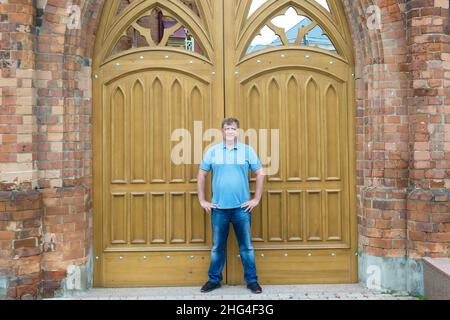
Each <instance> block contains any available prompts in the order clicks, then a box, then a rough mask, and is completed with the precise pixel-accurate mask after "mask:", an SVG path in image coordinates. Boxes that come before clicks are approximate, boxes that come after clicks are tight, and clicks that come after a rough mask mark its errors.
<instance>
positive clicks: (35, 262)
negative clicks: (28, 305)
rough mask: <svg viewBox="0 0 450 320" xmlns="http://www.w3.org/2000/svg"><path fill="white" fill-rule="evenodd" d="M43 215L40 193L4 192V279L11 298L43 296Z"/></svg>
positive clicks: (0, 252) (0, 197)
mask: <svg viewBox="0 0 450 320" xmlns="http://www.w3.org/2000/svg"><path fill="white" fill-rule="evenodd" d="M42 215H43V208H42V196H41V194H40V193H39V192H38V191H12V192H5V191H2V192H0V277H3V278H4V280H6V281H7V286H6V288H5V289H6V290H7V292H6V293H7V296H8V297H9V298H10V299H34V298H36V297H38V296H39V288H40V277H41V269H40V266H41V253H42V247H41V245H40V244H41V236H42Z"/></svg>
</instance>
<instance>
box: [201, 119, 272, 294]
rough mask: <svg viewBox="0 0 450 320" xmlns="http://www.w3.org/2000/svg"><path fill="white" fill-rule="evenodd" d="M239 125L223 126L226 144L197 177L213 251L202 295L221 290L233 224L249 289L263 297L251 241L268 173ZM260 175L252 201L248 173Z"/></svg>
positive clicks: (209, 154) (228, 122) (214, 150)
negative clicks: (208, 189) (208, 191)
mask: <svg viewBox="0 0 450 320" xmlns="http://www.w3.org/2000/svg"><path fill="white" fill-rule="evenodd" d="M238 129H239V121H238V120H237V119H234V118H228V119H225V120H224V121H223V122H222V134H223V142H222V143H219V144H216V145H214V146H212V147H211V148H209V149H208V151H207V152H206V154H205V156H204V158H203V160H202V162H201V164H200V170H199V173H198V177H197V187H198V198H199V201H200V205H201V206H202V208H203V209H205V210H206V211H207V212H208V213H210V214H211V224H212V235H213V247H212V249H211V264H210V267H209V271H208V276H209V280H208V281H207V282H206V283H205V285H203V287H202V288H201V292H209V291H212V290H214V289H217V288H219V287H220V286H221V284H220V283H221V281H222V269H223V267H224V265H225V260H226V246H227V238H228V231H229V227H230V222H231V223H232V224H233V228H234V231H235V233H236V238H237V240H238V243H239V250H240V253H241V260H242V264H243V266H244V279H245V281H246V282H247V288H248V289H250V290H251V291H252V292H253V293H261V292H262V289H261V286H260V285H259V284H258V277H257V275H256V265H255V253H254V249H253V245H252V239H251V219H252V216H251V211H252V210H253V208H255V207H256V206H257V205H258V204H259V202H260V201H261V196H262V192H263V184H264V172H263V169H262V165H261V161H260V160H259V158H258V156H257V154H256V153H255V151H254V150H253V149H252V148H251V147H250V146H248V145H246V144H243V143H239V142H238ZM249 169H251V170H252V171H253V172H255V174H256V190H255V197H254V198H253V199H251V200H250V192H249V183H248V170H249ZM211 170H212V174H213V178H212V192H213V197H212V200H211V202H208V201H206V200H205V181H206V177H207V175H208V173H209V172H210V171H211Z"/></svg>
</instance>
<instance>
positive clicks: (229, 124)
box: [222, 118, 239, 142]
mask: <svg viewBox="0 0 450 320" xmlns="http://www.w3.org/2000/svg"><path fill="white" fill-rule="evenodd" d="M238 129H239V120H238V119H235V118H226V119H224V120H223V121H222V134H223V139H224V140H225V141H228V142H231V141H233V142H234V141H235V140H236V139H237V136H238Z"/></svg>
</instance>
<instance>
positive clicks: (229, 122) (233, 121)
mask: <svg viewBox="0 0 450 320" xmlns="http://www.w3.org/2000/svg"><path fill="white" fill-rule="evenodd" d="M226 124H227V125H229V126H230V125H232V124H236V127H238V128H239V120H238V119H236V118H226V119H224V120H223V121H222V129H223V127H225V125H226Z"/></svg>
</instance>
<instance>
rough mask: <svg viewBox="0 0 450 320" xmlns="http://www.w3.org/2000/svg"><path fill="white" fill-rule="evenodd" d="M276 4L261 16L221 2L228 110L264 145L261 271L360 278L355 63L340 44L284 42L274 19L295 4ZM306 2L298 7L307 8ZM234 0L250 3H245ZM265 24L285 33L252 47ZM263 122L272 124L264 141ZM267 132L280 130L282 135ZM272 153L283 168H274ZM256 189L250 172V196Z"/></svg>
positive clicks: (233, 270)
mask: <svg viewBox="0 0 450 320" xmlns="http://www.w3.org/2000/svg"><path fill="white" fill-rule="evenodd" d="M250 2H251V1H250ZM280 2H283V1H279V2H277V4H279V3H280ZM306 2H307V1H306ZM275 4H276V3H275V2H270V1H268V2H267V3H266V4H264V5H263V6H262V7H261V8H259V9H258V11H257V13H258V18H254V19H259V20H258V21H257V22H255V21H252V17H250V18H249V19H245V16H243V15H242V13H240V11H239V10H236V7H235V6H234V5H233V2H225V43H232V42H233V41H234V42H235V45H234V46H226V47H225V70H226V71H225V74H226V78H225V97H226V102H225V107H226V111H225V113H226V115H227V116H235V117H237V118H238V119H240V120H241V123H242V127H243V128H242V129H243V130H244V131H247V130H249V129H256V130H257V132H258V133H259V135H258V139H257V140H255V139H251V137H252V135H251V134H244V135H243V136H242V140H243V142H245V143H248V144H251V145H252V147H253V148H254V149H255V150H257V151H258V154H259V156H260V158H261V161H262V162H263V164H264V167H265V169H266V172H268V175H267V177H266V183H265V188H264V193H263V199H262V201H261V203H260V206H259V207H258V208H257V209H255V210H254V211H253V213H252V238H253V244H254V247H255V255H256V261H257V270H258V276H259V278H260V280H261V282H262V283H271V284H293V283H337V282H351V281H355V280H356V272H355V270H356V268H355V264H356V258H355V252H356V250H357V249H356V244H355V242H354V240H352V239H354V230H352V229H351V226H352V225H354V217H355V216H354V212H353V210H351V209H350V203H351V197H352V196H353V190H351V189H350V188H349V185H350V181H351V179H352V177H351V176H350V171H349V168H350V161H351V158H350V157H349V156H348V155H349V150H350V143H351V139H349V137H350V135H349V125H350V123H351V122H350V120H349V119H350V117H351V112H350V110H349V109H350V108H349V89H350V88H351V86H350V85H349V81H351V73H352V69H351V65H350V64H349V63H348V62H347V61H346V59H345V58H343V57H342V56H341V55H338V54H336V52H329V51H327V50H324V49H321V48H317V47H308V46H306V45H301V46H297V45H294V44H292V43H291V42H290V43H289V44H287V41H289V39H288V38H289V33H288V32H287V33H286V34H284V33H283V31H282V30H280V29H276V27H274V23H275V22H274V21H275V20H273V17H276V16H279V15H280V14H282V13H283V12H286V9H287V8H288V7H296V6H295V4H296V3H294V4H293V3H292V2H286V4H285V6H283V4H282V3H281V4H280V5H278V6H277V7H275ZM300 4H301V1H299V2H298V6H297V7H296V8H297V10H298V12H301V13H302V14H304V15H305V16H306V13H305V12H302V11H301V9H300ZM235 5H236V6H241V8H246V7H247V6H248V5H249V1H247V2H246V1H237V2H235ZM271 6H272V7H271ZM308 16H313V15H312V12H310V13H309V15H308ZM264 17H266V18H264ZM227 19H228V20H227ZM233 20H235V21H237V22H236V23H232V21H233ZM311 20H316V22H318V20H319V19H311ZM271 21H272V22H271ZM264 23H265V24H266V25H269V26H271V27H272V28H273V29H274V30H275V29H276V31H277V32H278V33H277V34H278V35H279V36H281V38H282V39H285V40H282V41H279V43H278V44H277V42H276V41H274V43H273V47H271V46H272V45H270V46H268V49H265V50H262V51H256V52H254V51H252V52H251V50H247V48H246V45H247V47H248V46H251V45H252V44H253V42H252V43H250V40H251V39H253V38H254V37H255V36H257V35H258V30H259V28H260V26H261V25H263V24H264ZM253 26H254V27H253ZM252 27H253V33H252V32H251V30H252ZM256 27H257V28H256ZM324 29H325V28H324ZM302 32H303V35H304V34H305V32H306V31H305V30H304V29H303V31H302V30H299V34H302ZM261 34H263V33H262V32H261ZM291 36H292V35H291ZM298 37H301V36H297V40H298V39H299V38H298ZM294 38H295V37H294ZM284 42H286V43H284ZM235 48H237V49H235ZM336 48H337V49H336V50H337V51H338V52H340V49H339V48H340V47H339V46H336ZM249 52H251V53H249ZM260 129H266V130H267V131H268V132H267V133H266V136H267V137H268V139H267V142H264V141H263V139H262V138H264V135H263V134H262V133H261V131H259V130H260ZM271 130H278V133H279V139H278V141H277V139H276V137H275V139H274V140H272V138H273V137H272V135H271ZM277 145H278V149H277V148H273V147H275V146H277ZM263 146H266V147H267V149H266V150H264V149H263V148H262V147H263ZM277 154H279V158H278V159H277V157H276V155H277ZM268 160H271V161H272V164H273V165H274V166H275V167H278V170H271V168H270V164H271V163H269V162H268ZM254 188H255V179H254V175H252V176H251V189H252V194H253V192H254ZM352 237H353V238H352ZM232 244H233V246H232V247H231V248H232V250H230V251H229V254H228V282H229V283H232V284H239V283H242V282H243V276H242V275H243V268H242V264H241V261H240V256H239V248H238V246H237V244H236V240H235V239H233V240H232Z"/></svg>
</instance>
